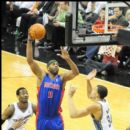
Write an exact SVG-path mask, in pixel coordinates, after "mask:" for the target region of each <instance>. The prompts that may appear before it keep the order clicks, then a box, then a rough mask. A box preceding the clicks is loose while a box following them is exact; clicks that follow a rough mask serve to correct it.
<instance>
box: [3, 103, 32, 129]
mask: <svg viewBox="0 0 130 130" xmlns="http://www.w3.org/2000/svg"><path fill="white" fill-rule="evenodd" d="M13 105H14V113H13V115H12V116H11V118H9V119H7V120H6V122H5V124H4V129H3V130H8V129H9V128H10V127H11V126H12V124H13V123H14V122H15V121H17V120H19V119H21V118H23V119H24V124H25V123H26V122H27V121H28V119H29V117H31V116H32V114H33V108H32V103H30V102H28V108H27V109H26V110H25V111H24V112H23V111H21V110H20V108H19V107H18V105H17V103H14V104H13ZM24 124H23V125H22V126H21V127H20V128H18V129H16V130H25V128H24Z"/></svg>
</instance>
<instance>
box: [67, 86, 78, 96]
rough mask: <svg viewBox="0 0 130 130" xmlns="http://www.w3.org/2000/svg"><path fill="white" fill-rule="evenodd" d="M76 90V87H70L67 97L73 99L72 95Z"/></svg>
mask: <svg viewBox="0 0 130 130" xmlns="http://www.w3.org/2000/svg"><path fill="white" fill-rule="evenodd" d="M76 89H77V88H76V87H73V86H70V88H69V92H68V95H69V96H70V97H73V95H74V94H75V92H76Z"/></svg>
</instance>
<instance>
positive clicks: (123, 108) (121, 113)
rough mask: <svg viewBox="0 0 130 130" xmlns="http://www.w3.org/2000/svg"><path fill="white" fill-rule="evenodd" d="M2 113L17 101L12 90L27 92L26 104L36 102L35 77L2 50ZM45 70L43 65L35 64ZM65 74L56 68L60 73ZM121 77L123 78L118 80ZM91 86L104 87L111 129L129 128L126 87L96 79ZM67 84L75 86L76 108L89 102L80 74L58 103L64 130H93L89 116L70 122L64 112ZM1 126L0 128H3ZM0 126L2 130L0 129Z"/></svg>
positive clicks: (21, 60) (23, 62)
mask: <svg viewBox="0 0 130 130" xmlns="http://www.w3.org/2000/svg"><path fill="white" fill-rule="evenodd" d="M1 54H2V112H3V110H4V109H5V108H6V107H7V106H8V104H11V103H13V102H16V101H17V97H16V94H15V92H16V89H17V88H19V87H21V86H23V87H26V88H27V90H28V92H29V99H30V101H32V102H34V103H36V100H37V98H36V77H35V76H34V75H33V73H32V72H31V70H30V68H29V66H28V64H27V62H26V58H25V57H22V56H18V55H15V54H12V53H8V52H5V51H2V53H1ZM38 64H39V65H40V66H41V67H43V69H46V64H44V63H42V62H38ZM63 71H67V70H65V69H62V68H60V72H63ZM122 78H123V77H122ZM92 84H93V86H96V85H97V84H101V85H104V86H106V87H107V88H108V91H109V95H108V98H107V99H108V101H109V105H110V109H111V113H112V119H113V125H114V128H115V130H125V129H126V127H127V126H129V125H130V88H128V87H123V86H121V85H117V84H113V83H110V82H107V81H103V80H100V79H96V78H95V79H94V80H93V83H92ZM70 85H73V86H76V87H77V88H78V89H77V92H76V94H75V96H74V101H75V104H76V106H77V107H83V106H86V105H89V104H90V103H91V101H90V100H89V99H87V96H86V81H85V75H82V74H80V75H79V76H77V77H76V78H75V79H73V80H71V81H69V82H68V83H67V85H66V91H65V95H64V98H63V102H62V109H63V112H62V115H63V119H64V126H65V130H93V125H92V121H91V117H90V116H87V117H83V118H78V119H71V118H70V117H69V112H68V104H67V93H68V88H69V86H70ZM3 126H4V125H3ZM3 126H2V127H3ZM26 129H27V130H35V115H33V116H32V118H31V119H30V120H29V121H28V123H27V124H26Z"/></svg>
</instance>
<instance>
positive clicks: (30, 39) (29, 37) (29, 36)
mask: <svg viewBox="0 0 130 130" xmlns="http://www.w3.org/2000/svg"><path fill="white" fill-rule="evenodd" d="M33 40H34V39H33V38H31V35H30V34H29V33H28V41H33Z"/></svg>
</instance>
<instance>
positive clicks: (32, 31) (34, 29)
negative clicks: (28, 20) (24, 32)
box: [28, 23, 46, 40]
mask: <svg viewBox="0 0 130 130" xmlns="http://www.w3.org/2000/svg"><path fill="white" fill-rule="evenodd" d="M28 33H29V35H30V37H31V38H32V39H37V40H40V39H42V38H44V37H45V34H46V30H45V27H44V26H43V25H42V24H40V23H36V24H33V25H32V26H31V27H30V28H29V31H28Z"/></svg>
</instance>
